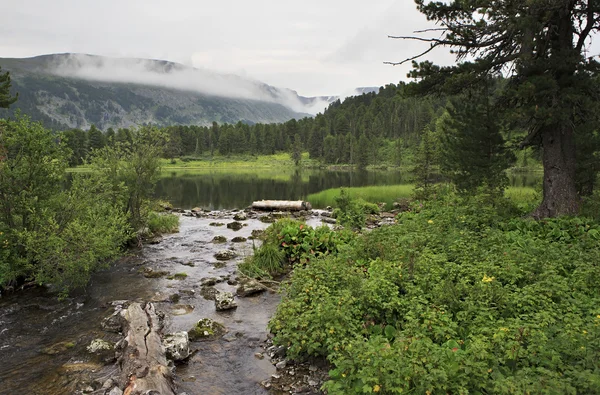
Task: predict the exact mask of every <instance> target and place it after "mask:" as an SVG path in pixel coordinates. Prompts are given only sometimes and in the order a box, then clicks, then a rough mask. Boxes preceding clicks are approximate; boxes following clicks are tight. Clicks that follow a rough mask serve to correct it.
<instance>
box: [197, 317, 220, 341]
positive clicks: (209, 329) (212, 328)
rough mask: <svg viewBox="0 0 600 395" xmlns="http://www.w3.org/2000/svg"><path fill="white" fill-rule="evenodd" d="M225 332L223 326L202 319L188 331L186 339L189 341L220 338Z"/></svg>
mask: <svg viewBox="0 0 600 395" xmlns="http://www.w3.org/2000/svg"><path fill="white" fill-rule="evenodd" d="M226 332H227V331H226V329H225V327H224V326H223V324H221V323H219V322H216V321H213V320H211V319H210V318H203V319H201V320H200V321H198V322H197V323H196V325H194V327H193V328H192V329H190V330H189V331H188V337H189V339H190V340H191V341H199V340H208V339H213V338H216V337H221V336H223V335H224V334H225V333H226Z"/></svg>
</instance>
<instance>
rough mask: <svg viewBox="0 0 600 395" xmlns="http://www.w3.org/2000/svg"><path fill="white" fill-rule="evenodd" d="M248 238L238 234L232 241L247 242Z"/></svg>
mask: <svg viewBox="0 0 600 395" xmlns="http://www.w3.org/2000/svg"><path fill="white" fill-rule="evenodd" d="M246 240H247V239H246V238H245V237H242V236H236V237H234V238H233V239H231V242H232V243H243V242H245V241H246Z"/></svg>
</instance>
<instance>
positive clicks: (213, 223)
mask: <svg viewBox="0 0 600 395" xmlns="http://www.w3.org/2000/svg"><path fill="white" fill-rule="evenodd" d="M223 225H225V224H224V223H222V222H211V223H210V224H208V226H223Z"/></svg>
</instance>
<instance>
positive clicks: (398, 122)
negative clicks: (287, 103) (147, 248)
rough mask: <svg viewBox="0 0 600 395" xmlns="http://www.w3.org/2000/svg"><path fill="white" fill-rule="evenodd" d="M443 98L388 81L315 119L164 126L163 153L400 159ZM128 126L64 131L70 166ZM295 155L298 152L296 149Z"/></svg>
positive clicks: (122, 135) (123, 136)
mask: <svg viewBox="0 0 600 395" xmlns="http://www.w3.org/2000/svg"><path fill="white" fill-rule="evenodd" d="M443 104H444V100H442V99H439V98H438V99H436V98H416V97H411V96H410V95H408V94H407V92H406V85H405V84H403V83H401V84H398V85H395V84H389V85H386V86H385V87H381V88H380V91H379V93H377V94H376V93H367V94H363V95H361V96H354V97H349V98H347V99H346V100H344V102H343V103H342V102H340V100H337V101H335V102H333V103H331V104H330V106H329V107H328V108H327V109H326V110H325V111H324V112H323V113H320V114H318V115H317V116H316V117H314V118H309V117H307V118H304V119H301V120H295V119H292V120H290V121H288V122H285V123H280V124H253V125H249V124H246V123H242V122H238V123H236V124H220V125H219V124H217V123H216V122H213V124H212V125H211V126H193V125H192V126H182V125H177V126H169V127H166V128H164V129H163V130H165V131H166V132H167V134H168V135H169V143H168V144H167V146H166V147H165V152H164V155H165V157H166V158H178V157H186V156H189V157H203V156H208V155H210V156H214V155H224V156H228V155H240V154H241V155H271V154H275V153H278V152H290V153H291V154H293V153H294V152H296V153H298V152H308V153H309V154H310V158H312V159H317V160H319V161H321V162H322V163H324V164H352V165H356V166H360V167H365V166H367V165H369V164H379V163H384V162H386V163H389V164H400V156H399V152H400V150H401V149H402V148H404V147H410V146H412V145H415V144H418V142H419V141H420V137H419V135H420V132H421V131H422V130H423V128H424V127H425V126H426V125H427V124H428V123H430V122H431V121H432V120H433V119H434V118H435V117H436V116H438V115H439V114H440V112H441V110H442V109H443ZM129 134H130V132H129V130H128V129H118V130H117V131H115V130H113V129H112V128H109V129H108V130H107V131H106V132H104V133H103V132H101V131H100V130H99V129H98V128H96V127H95V126H93V125H92V127H91V128H90V129H89V130H88V131H83V130H80V129H71V130H67V131H65V132H64V133H63V136H64V137H65V138H67V141H68V142H67V144H68V145H69V147H70V148H71V150H72V151H73V157H72V158H71V164H72V165H79V164H81V163H83V161H84V160H85V158H86V157H87V155H88V154H89V153H90V152H91V150H92V149H98V148H101V147H103V146H105V145H111V144H112V143H114V142H119V141H120V142H123V141H128V140H129ZM296 158H298V155H297V154H296Z"/></svg>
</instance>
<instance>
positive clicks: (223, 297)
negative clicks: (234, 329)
mask: <svg viewBox="0 0 600 395" xmlns="http://www.w3.org/2000/svg"><path fill="white" fill-rule="evenodd" d="M215 308H216V309H217V311H224V310H231V309H235V308H237V303H236V302H235V300H233V294H232V293H231V292H219V293H217V294H216V295H215Z"/></svg>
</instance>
